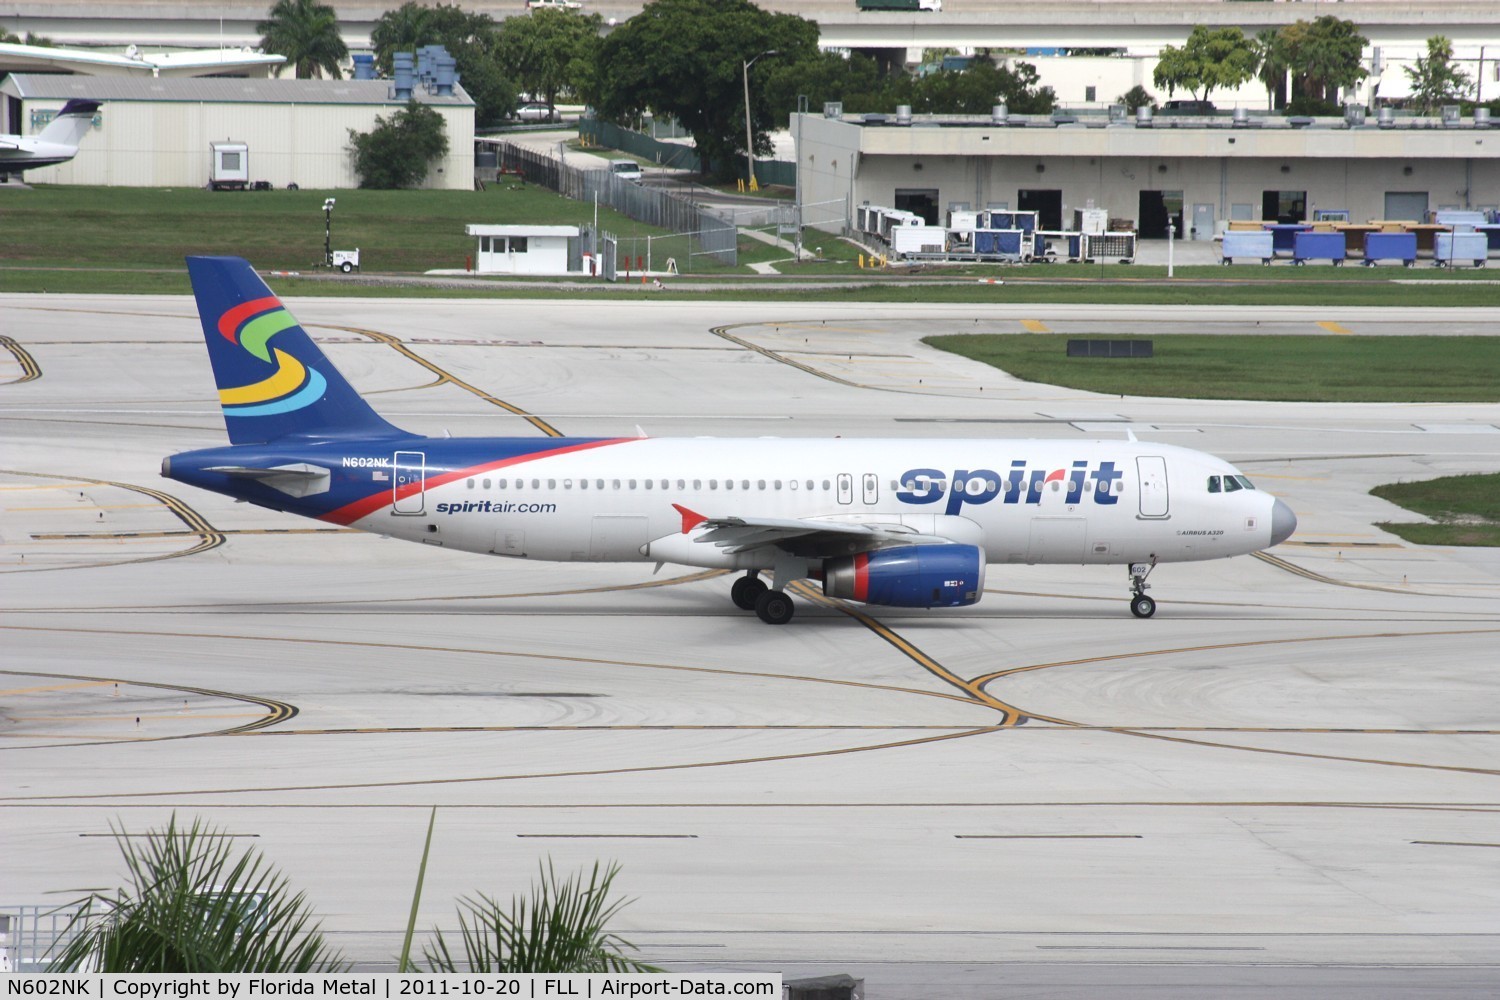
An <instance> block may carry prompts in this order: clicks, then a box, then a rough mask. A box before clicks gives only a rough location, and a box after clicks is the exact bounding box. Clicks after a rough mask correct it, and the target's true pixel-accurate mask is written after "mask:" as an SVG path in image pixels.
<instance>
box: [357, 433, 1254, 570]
mask: <svg viewBox="0 0 1500 1000" xmlns="http://www.w3.org/2000/svg"><path fill="white" fill-rule="evenodd" d="M474 443H475V444H476V445H477V444H478V442H474ZM361 454H365V453H364V452H361ZM404 454H405V456H406V457H405V458H403V459H402V461H401V463H400V464H401V465H403V466H404V468H405V470H406V472H407V476H406V478H407V479H408V480H409V479H410V478H411V477H412V476H416V477H418V478H419V480H425V484H426V485H425V488H423V489H421V490H419V491H418V492H416V493H410V492H408V493H407V494H406V495H405V496H403V497H401V498H400V499H396V500H394V502H393V503H391V504H388V505H387V506H385V507H383V508H380V509H377V510H375V511H373V512H372V513H370V514H367V515H366V516H364V517H361V518H360V519H358V520H357V521H355V522H353V523H354V526H356V527H359V528H362V529H364V530H367V531H374V532H379V533H381V534H386V535H392V536H396V537H400V538H406V539H409V540H412V541H421V542H425V543H428V544H436V545H442V546H444V547H447V548H455V549H461V550H464V551H470V552H481V553H490V554H494V555H504V556H513V557H524V558H531V559H546V560H563V561H606V562H607V561H629V560H649V561H661V562H672V563H682V564H687V565H694V566H705V567H714V568H726V569H769V568H771V567H772V565H773V562H774V555H775V553H774V552H773V551H772V550H771V547H770V546H767V547H764V548H761V549H757V548H750V549H748V550H743V551H739V552H727V551H725V549H723V548H721V547H719V546H716V545H714V544H709V543H704V542H700V541H699V540H698V539H699V537H700V535H701V534H702V529H700V528H698V527H696V526H695V525H694V524H693V523H692V522H691V520H690V519H689V518H687V517H685V515H684V511H686V512H690V513H692V514H695V515H702V517H707V518H710V519H722V518H774V519H783V520H797V519H802V520H815V521H842V522H864V523H871V524H879V525H893V526H895V525H899V526H902V527H903V528H905V529H907V530H910V531H913V532H915V533H919V534H922V535H938V536H942V537H944V538H947V539H950V540H952V541H955V542H960V543H963V544H972V545H977V546H979V547H980V548H981V549H982V550H983V552H984V553H985V558H986V560H987V561H988V562H990V563H1070V564H1083V563H1109V564H1120V563H1140V562H1153V561H1154V562H1181V561H1188V560H1201V559H1216V558H1222V557H1225V556H1232V555H1241V554H1244V553H1249V552H1254V551H1257V550H1260V549H1263V548H1267V547H1269V546H1270V545H1271V544H1273V539H1272V508H1273V505H1274V504H1275V502H1276V500H1275V498H1274V497H1273V496H1271V495H1270V494H1267V493H1264V492H1262V491H1260V490H1256V489H1248V488H1244V487H1242V486H1240V485H1239V482H1236V483H1235V484H1234V486H1233V490H1232V491H1231V490H1226V489H1221V488H1219V487H1218V486H1216V487H1215V490H1216V491H1215V492H1210V491H1209V481H1210V477H1220V479H1221V480H1222V479H1223V477H1228V476H1235V477H1238V472H1237V470H1235V469H1234V468H1233V467H1232V466H1230V465H1229V464H1228V463H1226V462H1224V461H1222V460H1220V459H1217V458H1215V457H1213V456H1211V455H1207V454H1204V453H1202V452H1197V451H1192V450H1189V449H1185V448H1179V447H1174V446H1170V445H1160V444H1148V443H1142V442H1134V441H1129V442H1123V441H1116V442H1111V441H1083V442H1070V441H1041V440H951V439H945V440H913V439H885V440H847V439H834V440H828V439H771V438H757V439H733V440H729V439H713V438H677V439H671V438H642V439H631V440H623V441H619V442H614V443H611V444H609V445H607V446H605V447H597V448H592V449H589V450H581V451H576V452H572V453H567V454H559V455H552V456H546V457H537V458H523V459H519V460H516V461H514V462H512V463H509V464H503V465H500V466H499V467H494V468H484V466H476V467H473V468H471V469H466V470H458V469H449V468H444V467H442V466H440V465H433V464H431V463H430V462H429V460H427V459H426V458H425V457H424V456H423V455H421V454H420V453H413V452H406V453H404ZM366 457H367V458H368V460H370V461H375V460H376V457H375V456H374V455H373V454H369V455H367V456H366ZM389 457H390V456H385V458H389ZM387 464H388V465H389V463H387ZM418 470H420V471H418ZM455 473H461V474H460V475H458V477H457V478H452V477H453V476H454V474H455ZM397 478H400V477H397ZM444 478H447V479H448V480H449V481H447V482H440V481H441V480H442V479H444ZM1240 481H1241V482H1242V481H1243V480H1242V478H1241V479H1240ZM434 484H435V485H434Z"/></svg>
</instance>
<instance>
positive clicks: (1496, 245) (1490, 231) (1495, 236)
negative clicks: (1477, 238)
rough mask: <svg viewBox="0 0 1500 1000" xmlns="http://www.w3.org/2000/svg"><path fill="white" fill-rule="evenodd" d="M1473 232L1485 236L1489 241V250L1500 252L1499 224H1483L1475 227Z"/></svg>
mask: <svg viewBox="0 0 1500 1000" xmlns="http://www.w3.org/2000/svg"><path fill="white" fill-rule="evenodd" d="M1474 231H1475V232H1476V233H1483V234H1484V235H1485V237H1486V238H1487V239H1488V240H1489V248H1490V249H1491V250H1500V224H1496V223H1485V224H1484V225H1482V226H1475V227H1474Z"/></svg>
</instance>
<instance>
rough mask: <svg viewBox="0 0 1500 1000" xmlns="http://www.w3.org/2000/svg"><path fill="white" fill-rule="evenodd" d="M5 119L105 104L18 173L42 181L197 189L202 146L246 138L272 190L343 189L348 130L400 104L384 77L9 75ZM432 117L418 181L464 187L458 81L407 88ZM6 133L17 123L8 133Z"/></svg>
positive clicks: (470, 162) (465, 142)
mask: <svg viewBox="0 0 1500 1000" xmlns="http://www.w3.org/2000/svg"><path fill="white" fill-rule="evenodd" d="M0 95H4V99H5V110H6V118H7V120H9V121H13V122H33V121H38V120H42V119H45V118H46V117H49V116H48V115H46V114H39V112H55V111H58V110H60V109H61V108H62V106H63V104H65V103H66V102H67V101H68V100H69V99H71V98H85V99H92V100H99V101H103V102H104V106H103V107H102V108H100V109H99V117H98V120H97V121H98V123H97V124H96V126H95V128H94V130H93V131H92V132H90V133H89V134H88V135H87V136H85V137H84V140H83V142H82V144H81V145H80V146H79V149H78V155H77V156H76V157H74V158H73V160H71V161H70V162H68V163H63V164H59V165H58V166H55V167H45V168H42V169H39V170H34V171H29V172H28V173H27V175H26V177H27V180H28V181H31V182H33V183H44V184H106V185H117V186H121V187H178V186H182V187H203V186H205V185H207V184H208V175H209V164H210V152H209V143H211V142H223V141H225V140H231V141H235V142H243V143H246V144H247V145H248V146H249V165H250V177H251V180H253V181H261V180H263V181H267V182H269V183H270V184H272V185H273V186H275V187H286V186H287V185H288V184H296V185H298V186H299V187H304V188H318V189H325V188H352V187H357V186H358V184H359V180H358V178H357V177H356V176H355V174H354V169H353V165H352V162H351V160H350V156H349V151H348V145H349V130H350V129H354V130H355V131H357V132H368V131H369V130H370V129H371V128H373V127H374V126H375V118H376V116H377V115H378V116H382V117H386V118H389V117H390V116H391V115H392V114H393V113H395V112H396V111H398V110H400V108H402V107H403V106H405V104H406V101H405V100H404V99H402V100H397V99H396V98H395V96H394V95H393V93H392V90H391V83H390V81H388V80H277V79H262V80H250V79H220V78H189V79H134V78H128V77H98V76H60V75H46V74H34V73H13V74H11V75H10V76H8V77H6V78H5V80H4V82H0ZM414 96H415V97H416V98H417V100H419V101H421V102H422V103H423V104H426V105H429V106H430V107H432V108H434V109H435V110H436V111H437V112H438V113H439V114H441V115H442V116H443V120H444V122H445V124H446V127H447V134H448V155H447V156H446V157H445V158H443V159H440V160H438V161H436V162H435V163H434V165H433V167H432V169H431V171H429V173H428V175H427V180H426V182H425V184H424V185H423V186H424V187H428V188H446V189H455V190H465V191H467V190H472V189H473V187H474V152H473V150H474V102H473V100H472V99H470V97H469V95H468V94H466V93H464V91H463V89H462V88H461V87H455V88H454V92H453V94H451V95H438V94H431V93H428V92H426V91H425V90H424V89H422V88H421V87H418V88H417V89H416V91H415V95H414ZM15 131H17V132H21V131H26V130H23V129H16V130H15Z"/></svg>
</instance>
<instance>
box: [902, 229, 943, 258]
mask: <svg viewBox="0 0 1500 1000" xmlns="http://www.w3.org/2000/svg"><path fill="white" fill-rule="evenodd" d="M947 252H948V230H946V229H944V228H943V227H942V226H912V225H906V226H896V227H894V228H893V229H892V230H891V253H892V254H894V255H895V256H897V257H919V256H936V255H940V254H945V253H947Z"/></svg>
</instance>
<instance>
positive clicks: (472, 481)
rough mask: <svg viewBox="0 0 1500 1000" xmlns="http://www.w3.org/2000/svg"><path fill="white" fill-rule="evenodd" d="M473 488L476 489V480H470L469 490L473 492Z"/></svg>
mask: <svg viewBox="0 0 1500 1000" xmlns="http://www.w3.org/2000/svg"><path fill="white" fill-rule="evenodd" d="M473 488H474V480H472V479H471V480H469V489H471V490H472V489H473Z"/></svg>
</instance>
